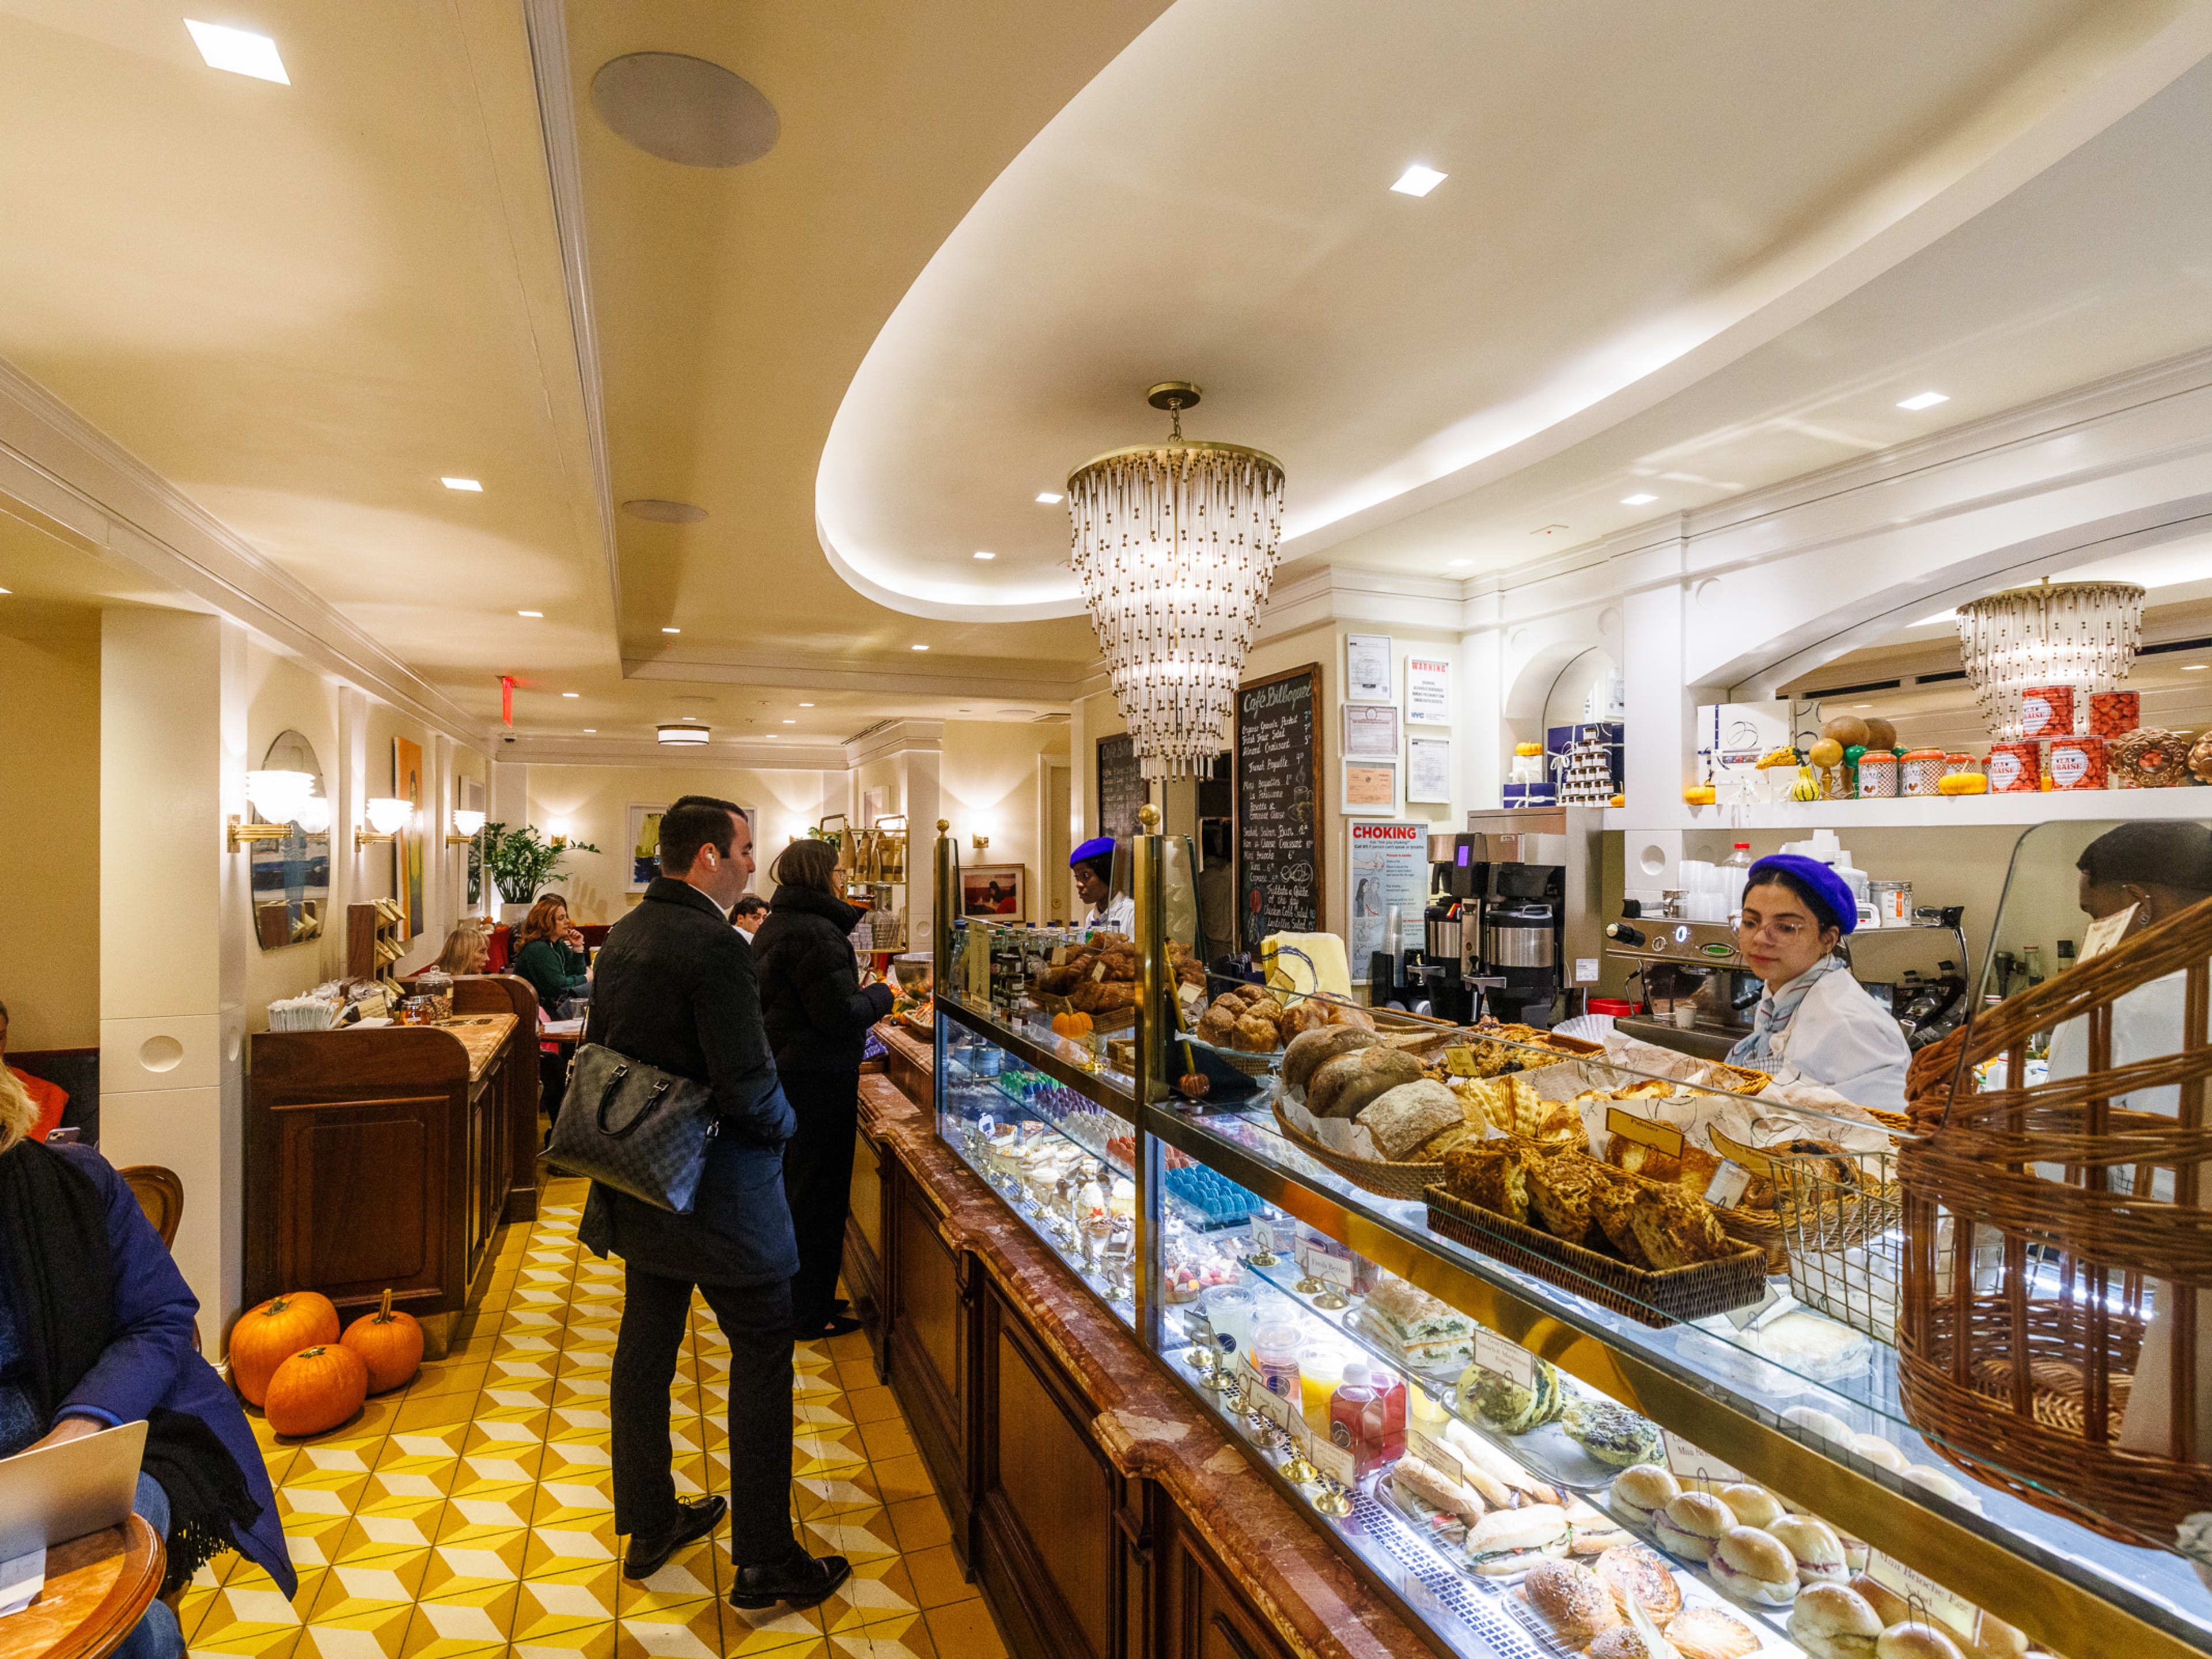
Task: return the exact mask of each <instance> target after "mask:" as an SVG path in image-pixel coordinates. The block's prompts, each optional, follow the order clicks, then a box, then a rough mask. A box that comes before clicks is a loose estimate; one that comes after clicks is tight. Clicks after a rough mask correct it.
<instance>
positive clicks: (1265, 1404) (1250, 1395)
mask: <svg viewBox="0 0 2212 1659" xmlns="http://www.w3.org/2000/svg"><path fill="white" fill-rule="evenodd" d="M1244 1397H1245V1399H1246V1400H1248V1401H1250V1402H1251V1404H1252V1408H1253V1409H1254V1410H1255V1411H1256V1412H1258V1413H1260V1415H1261V1416H1262V1417H1264V1418H1266V1419H1267V1420H1268V1421H1269V1422H1271V1423H1273V1425H1275V1426H1276V1427H1277V1428H1279V1429H1281V1430H1283V1431H1285V1432H1288V1431H1289V1429H1290V1426H1291V1401H1290V1396H1289V1395H1280V1394H1277V1393H1276V1392H1275V1391H1274V1390H1273V1389H1270V1388H1267V1387H1266V1386H1265V1385H1264V1384H1262V1383H1259V1382H1257V1381H1254V1382H1251V1383H1246V1384H1245V1385H1244Z"/></svg>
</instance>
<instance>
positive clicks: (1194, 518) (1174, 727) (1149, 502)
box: [1067, 380, 1283, 779]
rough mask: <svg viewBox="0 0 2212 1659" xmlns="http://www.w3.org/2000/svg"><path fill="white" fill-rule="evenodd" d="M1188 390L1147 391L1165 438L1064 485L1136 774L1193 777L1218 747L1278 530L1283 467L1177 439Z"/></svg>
mask: <svg viewBox="0 0 2212 1659" xmlns="http://www.w3.org/2000/svg"><path fill="white" fill-rule="evenodd" d="M1199 395H1200V393H1199V389H1198V387H1196V386H1193V385H1191V384H1190V383H1189V382H1188V381H1186V380H1165V381H1163V382H1161V383H1160V384H1159V385H1158V386H1154V387H1152V390H1151V391H1150V392H1146V401H1147V402H1149V403H1150V404H1152V407H1153V408H1155V409H1159V410H1166V411H1167V412H1168V414H1169V415H1170V417H1171V418H1172V420H1173V422H1174V430H1173V433H1172V435H1170V438H1169V439H1168V441H1167V442H1166V443H1164V444H1157V445H1139V446H1136V447H1132V448H1128V449H1115V450H1109V451H1108V452H1107V453H1105V454H1103V455H1100V456H1097V457H1096V458H1095V459H1091V460H1090V461H1088V462H1086V463H1085V464H1084V465H1082V466H1081V467H1079V469H1077V470H1076V471H1074V472H1073V474H1071V475H1070V476H1069V477H1068V480H1067V515H1068V520H1069V524H1070V526H1071V529H1072V532H1073V562H1074V566H1075V574H1076V578H1077V580H1079V581H1080V582H1081V583H1082V584H1083V597H1084V600H1085V604H1086V605H1089V607H1090V610H1091V626H1092V627H1093V629H1096V630H1097V635H1098V648H1099V650H1100V651H1101V652H1102V653H1104V655H1105V658H1106V672H1107V678H1108V679H1109V682H1110V683H1111V684H1112V685H1113V688H1114V696H1115V702H1118V703H1119V704H1120V705H1121V713H1122V715H1123V717H1124V718H1125V719H1127V721H1128V722H1129V735H1130V738H1131V747H1132V748H1133V750H1134V751H1135V753H1136V757H1137V760H1138V766H1139V771H1140V772H1141V773H1142V775H1144V776H1145V777H1146V778H1147V779H1152V778H1168V777H1176V776H1179V775H1183V774H1186V773H1197V774H1203V773H1205V772H1206V770H1207V769H1210V768H1211V767H1212V763H1213V758H1214V757H1215V756H1216V755H1218V754H1219V753H1220V752H1221V749H1222V746H1223V742H1224V733H1225V731H1226V729H1227V722H1228V719H1229V714H1230V712H1231V708H1233V706H1234V704H1235V702H1236V696H1237V681H1238V680H1239V679H1240V678H1242V677H1243V672H1244V658H1245V653H1247V652H1248V651H1249V649H1250V648H1251V645H1252V633H1253V629H1254V628H1255V626H1256V625H1257V624H1258V622H1259V618H1260V607H1261V605H1263V604H1265V603H1266V602H1267V592H1268V589H1269V588H1270V587H1271V586H1273V582H1274V577H1275V556H1276V545H1277V543H1278V542H1279V539H1280V538H1281V535H1282V527H1283V467H1282V463H1281V462H1279V461H1278V460H1277V459H1275V458H1274V457H1273V456H1272V455H1268V454H1265V453H1262V452H1261V451H1259V450H1256V449H1247V448H1245V447H1243V446H1242V445H1238V444H1220V443H1206V442H1203V441H1194V440H1189V439H1186V438H1185V437H1184V436H1183V435H1182V411H1183V410H1186V409H1188V408H1191V407H1192V406H1193V405H1194V404H1196V403H1197V402H1198V400H1199Z"/></svg>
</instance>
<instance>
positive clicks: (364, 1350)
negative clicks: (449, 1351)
mask: <svg viewBox="0 0 2212 1659" xmlns="http://www.w3.org/2000/svg"><path fill="white" fill-rule="evenodd" d="M338 1342H339V1346H342V1347H345V1348H349V1349H350V1350H352V1352H353V1353H354V1354H355V1356H356V1358H359V1359H360V1361H361V1363H362V1364H363V1365H365V1366H367V1367H368V1391H369V1392H370V1393H371V1394H382V1393H383V1392H384V1391H385V1390H386V1389H396V1388H398V1387H400V1386H401V1385H402V1384H404V1383H410V1382H412V1381H413V1380H414V1376H415V1373H416V1372H417V1371H419V1370H422V1326H421V1325H420V1324H419V1323H417V1322H416V1318H415V1316H414V1315H412V1314H410V1313H404V1312H399V1313H395V1312H393V1311H392V1292H391V1291H386V1292H385V1293H384V1300H383V1302H382V1303H381V1304H379V1305H378V1307H377V1310H376V1311H375V1312H374V1313H370V1314H363V1315H362V1316H361V1317H360V1318H358V1319H356V1320H355V1321H354V1322H353V1323H352V1324H350V1325H349V1326H347V1327H346V1329H345V1334H344V1335H343V1336H342V1337H340V1338H339V1339H338Z"/></svg>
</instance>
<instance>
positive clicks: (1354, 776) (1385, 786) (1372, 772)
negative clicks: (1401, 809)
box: [1344, 760, 1398, 813]
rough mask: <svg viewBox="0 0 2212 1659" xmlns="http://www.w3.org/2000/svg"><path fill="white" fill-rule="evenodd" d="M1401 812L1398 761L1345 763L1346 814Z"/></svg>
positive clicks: (1350, 761)
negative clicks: (1399, 805)
mask: <svg viewBox="0 0 2212 1659" xmlns="http://www.w3.org/2000/svg"><path fill="white" fill-rule="evenodd" d="M1397 809H1398V763H1396V762H1395V761H1352V760H1348V761H1346V762H1345V763H1344V810H1345V811H1347V812H1370V813H1371V812H1376V811H1397Z"/></svg>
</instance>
